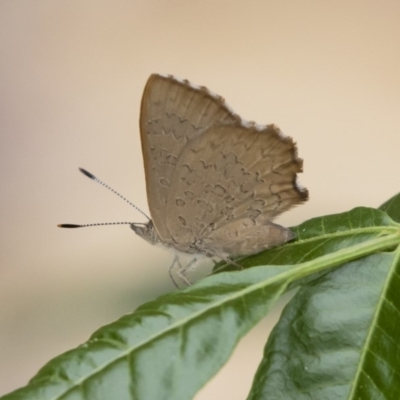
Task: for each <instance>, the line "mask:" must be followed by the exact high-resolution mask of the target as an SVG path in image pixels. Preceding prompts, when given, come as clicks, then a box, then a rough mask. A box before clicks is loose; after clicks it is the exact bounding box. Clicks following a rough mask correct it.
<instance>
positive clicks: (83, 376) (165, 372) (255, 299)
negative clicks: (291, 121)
mask: <svg viewBox="0 0 400 400" xmlns="http://www.w3.org/2000/svg"><path fill="white" fill-rule="evenodd" d="M297 231H298V242H296V243H292V244H289V245H287V246H284V247H285V248H291V249H292V250H291V251H292V254H293V255H292V257H290V255H289V254H286V255H285V256H284V258H285V259H286V262H287V263H288V264H296V263H297V265H275V266H273V265H268V266H258V267H253V268H248V269H245V270H243V271H240V272H233V273H232V272H225V273H220V274H216V275H213V276H210V277H208V278H206V279H204V280H202V281H200V282H199V283H197V284H195V285H193V286H192V287H189V288H187V289H185V290H183V291H179V292H176V293H172V294H168V295H165V296H162V297H160V298H158V299H156V300H155V301H152V302H150V303H147V304H145V305H143V306H141V307H140V308H138V309H137V310H136V311H135V312H134V313H132V314H130V315H127V316H125V317H123V318H121V319H120V320H119V321H116V322H115V323H113V324H110V325H108V326H105V327H103V328H101V329H100V330H98V331H97V332H96V333H94V335H93V336H92V337H91V339H90V340H89V341H88V342H87V343H85V344H84V345H82V346H80V347H78V348H77V349H74V350H71V351H69V352H67V353H65V354H63V355H61V356H59V357H57V358H55V359H53V360H52V361H50V362H49V363H48V364H47V365H45V366H44V367H43V368H42V369H41V370H40V371H39V373H38V374H37V375H36V376H35V377H34V378H33V379H32V380H31V381H30V383H29V384H28V385H27V386H26V387H24V388H22V389H19V390H17V391H15V392H13V393H10V394H9V395H6V396H4V397H2V400H6V399H7V400H11V399H20V400H21V399H30V400H32V399H33V400H35V399H40V400H48V399H52V400H59V399H64V400H65V399H68V400H72V399H74V400H78V399H90V400H92V399H93V400H97V399H99V400H100V399H111V398H116V399H119V400H125V399H140V400H147V399H151V400H154V399H157V400H162V399H174V400H188V399H191V398H192V397H193V396H194V394H195V393H196V392H197V391H198V390H199V389H200V388H201V387H202V386H203V385H204V384H205V383H206V382H207V381H208V380H209V379H210V378H211V377H212V376H213V375H214V374H215V373H216V371H218V369H219V368H221V366H222V365H223V364H224V363H225V362H226V360H227V359H228V357H229V356H230V354H231V353H232V351H233V349H234V347H235V346H236V344H237V342H238V341H239V340H240V338H241V337H242V336H243V335H244V334H245V333H246V332H247V331H248V330H249V329H251V328H252V327H253V326H254V325H255V324H256V323H257V322H258V321H259V320H260V319H261V318H262V317H263V316H264V315H265V314H266V313H267V312H268V310H269V309H270V308H271V306H272V305H273V304H274V303H275V301H276V300H277V299H278V298H279V297H280V296H281V294H282V293H283V292H285V291H286V290H287V288H288V286H289V285H290V284H292V283H293V282H295V281H298V280H300V279H304V278H306V277H309V276H312V275H315V274H316V273H319V272H322V271H326V270H327V269H329V268H332V267H337V266H339V265H341V264H343V263H346V262H349V261H351V260H355V259H357V258H359V257H364V256H367V255H369V254H372V253H375V252H379V251H383V250H385V249H390V248H393V247H394V246H397V245H398V244H399V243H400V232H399V225H398V224H395V223H394V222H393V221H391V220H390V218H388V217H387V216H386V215H385V214H384V213H383V212H381V211H378V210H373V209H358V210H353V211H351V212H350V213H344V214H343V215H336V216H333V217H324V218H321V219H314V220H312V221H309V222H308V223H305V224H302V225H301V226H300V227H299V228H298V230H297ZM349 231H350V233H349ZM295 246H298V247H297V248H296V247H295ZM301 246H303V247H301ZM302 249H303V250H304V249H308V252H309V253H311V255H310V254H303V255H301V254H300V253H301V251H302ZM275 251H276V250H275ZM266 254H268V253H266ZM266 257H267V258H268V256H266ZM275 259H276V260H278V259H280V260H282V256H281V258H279V257H277V256H275ZM264 262H265V259H263V258H261V259H260V261H259V263H261V264H262V263H264ZM252 263H254V260H253V261H252ZM280 263H282V262H280ZM280 263H279V262H277V263H275V264H280Z"/></svg>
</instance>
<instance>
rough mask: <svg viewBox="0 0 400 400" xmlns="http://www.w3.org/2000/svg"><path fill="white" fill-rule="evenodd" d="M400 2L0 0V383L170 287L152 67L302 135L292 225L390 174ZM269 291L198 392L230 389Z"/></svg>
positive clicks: (230, 393) (372, 190)
mask: <svg viewBox="0 0 400 400" xmlns="http://www.w3.org/2000/svg"><path fill="white" fill-rule="evenodd" d="M399 21H400V2H399V1H397V0H387V1H384V2H377V1H372V0H354V1H344V0H343V1H340V0H339V1H332V2H322V1H318V0H315V1H311V0H305V1H301V2H300V1H284V0H283V1H282V0H275V1H270V0H259V1H236V2H233V1H218V0H206V1H201V2H200V1H188V0H172V1H161V0H157V1H156V0H146V1H144V0H142V1H115V0H113V1H110V0H108V1H106V0H96V1H84V2H83V1H78V0H69V1H63V2H59V1H57V2H55V1H52V0H42V1H32V0H2V1H1V2H0V138H1V145H0V151H1V157H0V163H1V168H0V178H1V188H2V189H1V220H0V229H1V254H0V257H1V263H0V395H1V394H4V393H6V392H8V391H11V390H13V389H15V388H17V387H19V386H22V385H24V384H26V382H27V380H28V379H29V378H30V377H31V376H32V375H33V374H35V373H36V372H37V370H38V369H39V368H40V367H41V366H42V365H43V364H44V363H45V362H46V361H48V360H49V359H50V358H52V357H54V356H56V355H58V354H59V353H61V352H63V351H66V350H68V349H70V348H73V347H75V346H77V345H78V344H80V343H82V342H84V341H85V340H86V339H87V338H88V337H89V335H90V334H91V333H92V332H93V331H94V330H96V329H97V328H98V327H99V326H101V325H103V324H106V323H109V322H111V321H113V320H115V319H117V318H118V317H119V316H121V315H123V314H125V313H127V312H130V311H132V310H133V309H134V308H136V307H137V306H138V305H139V304H141V303H142V302H144V301H146V300H150V299H152V298H154V297H155V296H158V295H160V294H162V293H165V292H167V291H169V290H172V289H173V287H172V284H171V282H170V281H169V278H168V274H167V267H168V265H169V263H170V262H171V260H172V255H171V254H170V253H169V252H168V251H165V250H163V249H159V248H157V249H155V248H152V247H150V245H148V244H147V243H145V242H144V241H142V240H141V239H140V238H139V237H137V236H135V235H134V233H133V232H132V231H131V230H130V229H129V227H104V228H95V229H82V230H62V229H57V228H56V224H57V223H60V222H72V223H73V222H75V223H84V222H102V221H143V218H142V217H141V215H140V214H138V213H137V212H135V210H133V209H131V208H130V207H129V206H128V205H126V204H124V203H123V202H122V201H120V200H119V199H118V198H117V197H115V196H112V195H111V194H110V193H107V192H106V191H105V190H104V189H102V188H101V187H100V186H97V185H95V184H94V183H93V182H91V181H90V180H89V179H87V178H85V177H84V176H83V175H81V174H80V173H79V172H78V169H77V168H78V167H80V166H82V167H85V168H87V169H88V170H89V171H91V172H93V173H95V174H96V175H98V176H99V177H100V178H101V179H103V180H105V181H106V182H107V183H109V184H110V185H111V186H113V187H114V188H115V189H116V190H119V191H121V192H122V193H123V194H124V195H125V196H127V197H129V198H130V199H131V200H132V201H134V202H135V203H136V204H137V205H138V206H139V207H141V208H143V209H144V210H145V211H146V212H147V210H148V208H147V200H146V195H145V181H144V173H143V166H142V155H141V149H140V141H139V131H138V118H139V104H140V99H141V94H142V90H143V87H144V84H145V82H146V79H147V78H148V76H149V75H150V74H151V73H152V72H160V73H172V74H175V75H177V76H179V77H182V78H188V79H189V80H191V81H192V82H193V83H196V84H203V85H206V86H208V87H209V88H210V89H211V90H213V91H214V92H216V93H219V94H221V95H223V96H224V97H225V98H226V100H227V102H228V103H229V104H230V105H231V106H232V107H233V108H234V109H235V110H236V111H237V112H238V113H239V114H240V115H241V116H242V117H244V118H246V119H251V120H255V121H257V122H259V123H276V124H277V125H278V126H279V127H280V128H281V129H282V130H283V131H284V132H285V133H286V134H288V135H290V136H293V137H294V138H295V140H296V141H297V143H298V147H299V154H300V156H301V157H303V158H304V160H305V163H304V167H305V173H304V174H302V176H301V182H302V183H303V185H304V186H306V187H308V189H309V191H310V196H311V198H310V201H309V202H308V203H307V204H306V205H304V206H302V207H299V208H297V209H295V210H292V211H290V212H288V213H286V214H285V215H284V216H282V217H281V218H280V219H279V221H278V222H281V223H282V224H286V225H295V224H297V223H300V222H301V221H303V220H305V219H307V218H310V217H313V216H319V215H323V214H329V213H334V212H341V211H346V210H348V209H350V208H352V207H354V206H358V205H366V206H379V205H380V204H381V203H382V202H383V201H385V200H386V199H388V198H389V197H390V196H392V195H394V194H395V193H396V192H397V191H399V190H400V180H399V178H398V177H399V167H400V161H399V147H400V136H399V133H400V132H399V110H400V73H399V71H400V46H399V39H400V23H399ZM278 312H279V307H278V308H277V309H276V310H275V312H274V313H273V315H272V316H271V317H269V318H268V319H266V320H265V321H263V322H262V323H261V324H260V325H259V326H258V327H257V328H256V329H255V330H254V331H253V332H252V333H251V334H250V336H248V337H247V338H246V340H244V341H243V342H242V343H241V344H240V346H239V347H238V349H237V351H236V353H235V354H234V355H233V357H232V359H231V361H230V362H229V364H228V365H227V366H226V368H224V370H223V371H222V372H221V373H220V374H219V375H218V376H217V377H216V378H215V379H213V381H212V382H211V383H210V384H209V385H208V386H207V387H205V388H204V389H203V391H202V392H201V393H199V394H198V395H197V397H196V400H205V399H230V400H236V399H237V400H239V399H244V398H245V397H246V394H247V392H248V390H249V387H250V384H251V379H252V376H253V374H254V371H255V369H256V367H257V364H258V361H259V359H260V357H261V353H262V348H263V343H264V341H265V338H266V337H267V335H268V332H269V329H270V328H271V326H272V325H273V323H274V322H275V321H276V318H277V317H278Z"/></svg>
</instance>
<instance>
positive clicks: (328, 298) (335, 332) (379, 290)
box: [248, 249, 400, 400]
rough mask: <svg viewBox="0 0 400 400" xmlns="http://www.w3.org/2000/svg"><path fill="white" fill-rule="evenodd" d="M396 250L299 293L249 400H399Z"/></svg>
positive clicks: (399, 271)
mask: <svg viewBox="0 0 400 400" xmlns="http://www.w3.org/2000/svg"><path fill="white" fill-rule="evenodd" d="M399 288H400V251H399V249H398V250H396V251H395V252H391V253H380V254H375V255H371V256H369V257H367V258H363V259H360V260H357V261H354V262H351V263H348V264H347V265H346V266H344V267H341V268H339V269H336V270H335V271H332V272H331V273H329V274H326V275H324V276H323V277H321V278H320V279H318V280H317V281H314V282H312V283H310V284H308V285H307V286H305V287H303V288H301V289H300V290H299V291H298V293H297V294H296V295H295V297H294V298H293V299H292V301H291V302H290V303H289V304H288V306H287V307H286V308H285V310H284V311H283V313H282V317H281V319H280V321H279V323H278V324H277V326H276V327H275V328H274V330H273V332H272V334H271V336H270V338H269V341H268V343H267V346H266V348H265V354H264V358H263V361H262V363H261V365H260V367H259V369H258V372H257V374H256V377H255V379H254V384H253V388H252V391H251V393H250V396H249V398H248V399H249V400H261V399H288V400H291V399H296V400H305V399H324V400H325V399H326V400H330V399H335V400H336V399H341V400H342V399H388V400H389V399H393V400H394V399H396V400H398V399H399V398H400V342H399V338H400V291H399Z"/></svg>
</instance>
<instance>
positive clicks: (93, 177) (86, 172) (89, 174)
mask: <svg viewBox="0 0 400 400" xmlns="http://www.w3.org/2000/svg"><path fill="white" fill-rule="evenodd" d="M79 171H81V172H82V174H83V175H86V176H87V177H88V178H90V179H93V180H96V177H95V176H94V175H93V174H91V173H90V172H89V171H86V169H83V168H79Z"/></svg>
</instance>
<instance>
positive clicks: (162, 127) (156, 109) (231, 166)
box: [88, 74, 308, 283]
mask: <svg viewBox="0 0 400 400" xmlns="http://www.w3.org/2000/svg"><path fill="white" fill-rule="evenodd" d="M140 136H141V144H142V152H143V162H144V170H145V177H146V189H147V199H148V205H149V210H150V215H151V219H149V221H148V222H147V223H145V224H142V223H131V224H130V226H131V228H132V229H133V230H134V231H135V232H136V234H138V235H139V236H140V237H142V238H143V239H145V240H146V241H148V242H150V243H152V244H162V245H164V246H166V247H169V248H173V249H175V250H178V251H180V252H183V253H189V254H193V255H199V254H200V255H205V256H208V257H217V258H220V259H223V260H226V261H229V260H230V259H231V258H232V257H236V256H246V255H251V254H255V253H258V252H260V251H262V250H265V249H269V248H271V247H275V246H278V245H280V244H283V243H286V242H287V241H289V240H291V239H293V238H294V237H295V235H294V233H293V232H291V231H290V230H289V229H287V228H284V227H282V226H280V225H277V224H275V223H274V222H272V221H273V219H274V218H275V217H277V216H278V215H279V214H281V213H282V212H284V211H286V210H288V209H290V208H291V207H293V206H295V205H299V204H301V203H304V202H305V201H307V199H308V191H307V189H305V188H302V187H301V186H300V185H299V184H298V182H297V175H296V174H297V173H298V172H301V171H302V165H303V161H302V160H301V159H300V158H298V156H297V148H296V145H295V143H294V142H293V140H292V139H291V138H290V137H287V136H284V135H283V134H282V133H281V132H280V130H279V129H278V128H277V127H276V126H275V125H257V124H255V123H254V122H247V121H245V120H243V119H242V118H240V117H239V115H238V114H236V113H235V112H234V111H233V110H232V109H231V108H230V107H229V106H228V105H227V104H226V103H225V101H224V99H223V98H222V97H221V96H218V95H216V94H214V93H212V92H211V91H209V90H208V89H207V88H205V87H202V86H195V85H192V84H191V83H189V82H188V81H187V80H179V79H177V78H174V77H173V76H170V75H168V76H163V75H159V74H153V75H151V76H150V77H149V79H148V81H147V84H146V86H145V89H144V92H143V97H142V102H141V109H140ZM88 174H89V175H91V174H90V173H88ZM89 175H88V176H89ZM90 177H92V178H94V179H97V178H95V177H94V176H93V175H92V176H90ZM177 261H178V258H177V257H175V259H174V263H176V262H177ZM178 262H179V261H178ZM174 263H173V264H172V265H171V268H170V271H171V269H172V267H173V266H174ZM181 269H182V267H181ZM186 269H187V267H185V268H183V269H182V270H186ZM170 274H171V272H170ZM171 276H172V274H171ZM180 276H181V277H182V278H183V280H184V281H185V282H186V283H189V281H188V280H187V278H186V277H185V274H184V273H182V272H181V273H180Z"/></svg>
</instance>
